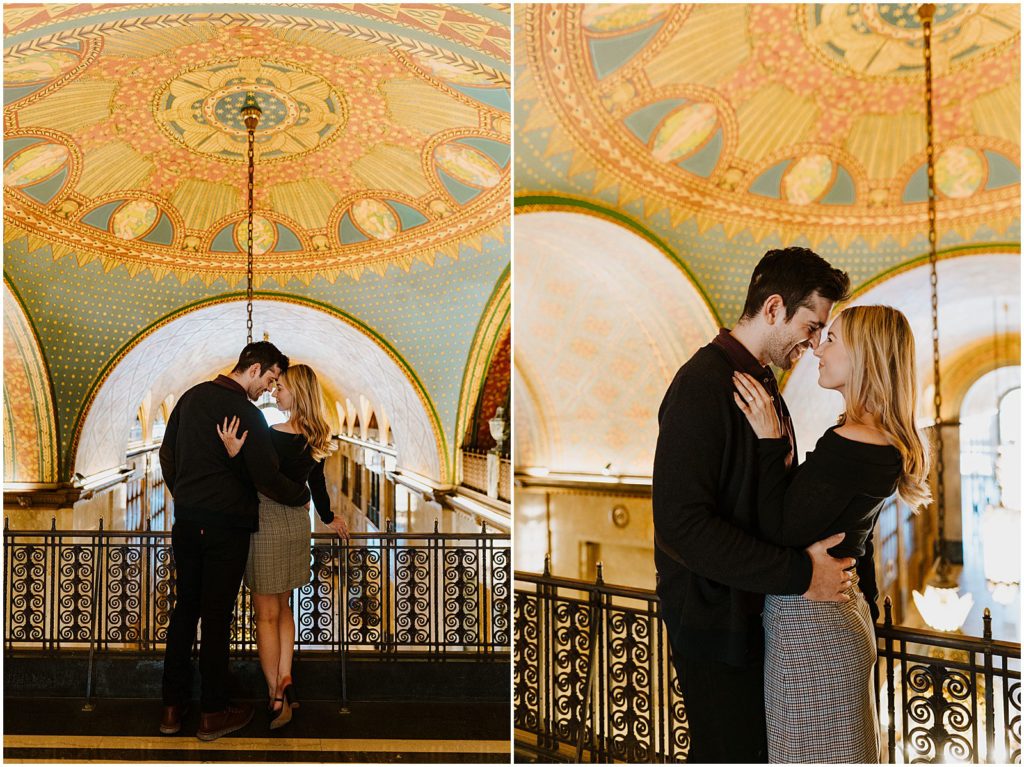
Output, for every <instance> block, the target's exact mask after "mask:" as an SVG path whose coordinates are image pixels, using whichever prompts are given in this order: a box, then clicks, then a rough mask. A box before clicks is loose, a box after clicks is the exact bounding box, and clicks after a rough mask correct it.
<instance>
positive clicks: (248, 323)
mask: <svg viewBox="0 0 1024 767" xmlns="http://www.w3.org/2000/svg"><path fill="white" fill-rule="evenodd" d="M248 133H249V185H248V186H249V199H248V203H247V207H248V213H249V220H248V222H247V226H246V228H247V230H248V231H247V232H246V240H245V254H246V263H245V279H246V284H245V285H246V286H245V315H246V319H245V338H246V340H245V343H246V344H251V343H252V216H253V177H254V176H255V171H256V160H255V151H254V145H255V143H256V131H255V129H253V128H250V129H249V131H248Z"/></svg>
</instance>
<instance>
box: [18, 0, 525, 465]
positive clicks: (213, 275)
mask: <svg viewBox="0 0 1024 767" xmlns="http://www.w3.org/2000/svg"><path fill="white" fill-rule="evenodd" d="M4 25H5V26H4V33H5V40H4V46H5V49H4V77H5V99H4V104H5V105H4V118H5V126H4V127H5V131H4V139H5V158H4V159H5V164H4V224H5V228H4V241H5V247H4V274H5V279H6V281H7V283H8V285H9V286H10V288H11V290H12V291H13V292H14V293H15V294H16V295H17V296H18V297H19V299H20V301H21V302H22V304H23V305H24V307H25V309H26V312H27V315H28V319H29V322H30V325H31V327H32V329H33V331H34V333H35V335H36V337H37V338H38V341H39V344H40V347H41V349H42V352H43V356H44V358H45V360H46V362H47V364H48V366H49V369H50V372H51V375H52V378H53V387H54V392H55V410H56V418H57V422H58V435H59V443H60V451H61V454H62V455H67V454H68V452H69V450H70V447H71V441H72V438H73V433H74V425H75V424H76V423H77V422H78V420H79V419H80V417H81V416H82V412H83V408H84V406H85V405H86V402H87V398H88V395H89V392H90V391H91V390H92V389H93V388H94V387H95V383H96V381H97V380H98V378H99V377H100V376H101V375H102V374H104V373H105V372H106V371H107V370H108V369H109V368H110V367H111V366H112V365H114V364H115V362H116V361H117V358H118V355H119V353H120V352H121V350H122V349H124V348H125V347H126V346H128V345H130V344H132V343H134V342H135V341H136V340H137V339H138V338H139V337H140V336H141V335H143V334H144V333H145V332H146V329H147V328H149V327H151V326H153V325H154V324H156V323H160V322H163V321H165V320H166V318H168V317H170V316H177V315H179V314H180V313H181V312H182V311H183V310H186V309H187V308H188V307H191V306H192V305H195V304H200V303H202V302H206V301H210V300H213V299H218V298H225V297H230V296H238V295H240V292H241V291H242V290H244V285H245V257H244V250H245V240H246V235H245V226H244V220H243V219H244V210H245V190H246V169H245V164H244V148H245V143H244V136H243V135H242V134H241V133H240V131H239V123H238V116H237V108H238V102H239V99H240V98H243V97H244V93H245V92H247V91H249V90H252V91H254V92H255V93H256V97H257V99H258V101H259V103H260V105H261V108H262V109H263V119H262V122H261V125H260V128H258V129H257V132H256V133H257V142H256V156H257V166H256V180H255V205H256V210H257V216H256V220H255V231H254V235H255V236H254V250H255V253H256V264H255V284H256V288H257V291H258V296H261V297H266V298H275V297H287V298H296V299H299V300H302V301H306V302H310V303H313V304H317V305H322V306H323V307H324V308H325V309H327V310H328V311H331V310H337V311H339V312H342V313H344V315H346V316H348V317H352V318H354V319H355V320H356V321H357V322H358V323H359V324H360V325H361V326H362V327H363V328H364V330H365V333H366V334H367V336H368V337H371V338H377V339H381V340H382V341H383V342H384V343H385V344H386V345H387V346H389V347H390V348H391V349H393V350H394V352H395V353H396V354H397V356H399V357H400V358H401V359H403V360H404V361H405V363H406V364H407V365H408V366H409V368H410V369H411V370H412V371H413V373H414V375H415V376H416V378H417V379H418V380H419V381H420V382H421V383H422V388H423V390H424V392H425V393H426V396H427V399H428V403H429V407H430V408H432V409H433V410H434V411H435V412H436V414H437V421H438V423H439V424H440V428H441V430H442V434H443V442H444V443H445V444H446V445H448V446H449V447H451V446H452V445H456V444H457V442H458V440H457V436H456V435H457V433H458V428H457V425H456V421H457V420H458V418H459V413H460V412H461V411H460V402H461V400H462V399H463V398H466V397H468V398H470V399H471V398H472V397H473V396H475V394H476V392H470V393H467V394H466V395H465V397H463V393H462V391H461V388H462V386H463V381H464V380H474V381H475V380H479V379H482V376H483V371H482V370H477V369H476V368H478V367H480V365H481V364H482V363H480V361H479V360H480V358H481V354H479V353H477V350H475V348H474V344H475V343H477V340H476V334H477V329H478V326H479V325H480V323H481V317H482V315H483V314H484V313H485V311H486V310H487V309H488V307H489V305H490V303H491V302H492V297H493V295H494V293H495V290H496V286H499V285H501V284H502V283H503V281H504V282H507V272H508V268H509V263H510V256H509V245H508V237H507V235H508V215H509V210H508V202H507V196H508V184H509V180H510V171H511V166H510V162H511V157H510V124H509V123H510V107H511V103H510V90H509V88H510V72H509V70H510V59H511V52H510V40H511V37H510V18H509V7H508V6H507V5H500V4H498V5H486V4H479V5H442V4H439V5H430V6H413V5H410V6H401V5H312V4H302V5H287V6H283V5H282V6H270V5H265V4H224V5H193V6H189V5H185V6H182V5H160V4H149V5H136V4H133V5H119V4H109V5H108V4H94V5H89V4H84V5H54V4H31V5H24V4H18V5H12V6H10V7H9V8H5V13H4ZM276 321H277V320H275V318H274V317H273V316H270V315H267V316H264V317H261V316H260V313H259V312H258V311H257V312H256V314H255V322H256V334H257V335H262V333H263V332H264V331H269V332H270V333H271V336H272V338H273V339H274V340H275V341H277V340H280V341H281V343H282V348H283V349H284V351H285V352H286V353H290V350H289V349H287V348H285V347H286V346H287V345H288V344H289V343H290V340H286V339H285V338H282V337H281V335H280V333H279V330H278V329H277V328H275V327H274V323H275V322H276ZM241 327H242V328H244V323H243V324H242V326H241ZM234 339H235V343H236V344H237V345H238V346H239V347H240V346H241V342H242V340H243V339H244V334H242V333H238V334H236V335H235V336H234ZM237 351H238V350H237V349H235V350H234V352H233V353H234V354H235V355H237ZM370 396H372V392H370ZM136 404H137V403H136ZM469 407H471V405H470V406H469ZM462 409H463V410H464V409H466V408H465V407H463V408H462ZM391 415H392V418H393V419H394V414H391ZM450 458H451V457H450V456H449V457H447V458H446V459H444V460H445V463H446V464H448V465H450V464H451V463H452V461H451V460H450ZM66 468H67V467H65V469H66ZM449 481H450V477H449Z"/></svg>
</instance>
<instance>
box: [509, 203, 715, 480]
mask: <svg viewBox="0 0 1024 767" xmlns="http://www.w3.org/2000/svg"><path fill="white" fill-rule="evenodd" d="M515 227H516V231H515V240H516V268H515V272H514V275H513V279H514V282H515V285H514V290H515V295H516V312H515V327H514V328H513V338H514V343H515V358H514V368H515V388H514V396H515V406H514V408H515V419H516V428H515V432H514V439H515V450H516V468H517V470H521V469H523V468H526V467H529V466H534V467H544V468H547V469H549V470H552V471H568V472H599V471H601V470H602V469H603V468H604V467H605V465H606V464H607V463H609V462H610V463H611V464H612V469H611V471H612V472H613V473H615V474H636V475H647V476H649V475H650V471H651V462H652V460H653V457H654V444H655V441H656V439H657V432H658V417H657V412H658V405H659V404H660V402H661V398H662V396H663V395H664V393H665V389H666V388H667V387H668V384H669V382H670V381H671V380H672V376H674V375H675V372H676V370H677V369H678V367H679V366H680V365H681V364H682V363H683V362H685V361H686V359H687V358H688V357H689V356H690V355H691V354H693V352H695V351H696V350H697V348H698V347H700V346H701V345H703V344H705V343H707V342H708V341H709V340H710V339H711V338H712V337H713V336H714V334H715V333H716V331H717V324H716V322H715V320H714V318H713V317H712V315H711V312H710V311H709V309H708V307H707V304H706V303H705V301H704V298H703V297H702V296H701V295H700V293H699V292H698V291H697V290H696V289H695V288H694V286H693V284H692V282H691V281H690V280H689V279H688V277H687V275H686V273H685V272H684V270H683V269H682V267H681V266H680V265H679V263H678V262H676V261H674V260H673V259H672V258H670V257H669V256H667V255H666V254H665V253H663V252H662V251H661V250H659V249H658V248H656V247H655V246H654V245H652V244H651V243H650V242H648V241H646V240H644V239H642V238H641V237H639V236H638V235H637V234H635V233H634V232H631V231H629V230H628V229H626V228H625V227H623V226H621V225H619V224H616V223H613V222H611V221H607V220H604V219H602V218H595V217H593V216H590V215H585V214H581V213H574V212H548V211H543V212H533V213H520V214H518V215H517V216H516V218H515ZM624 254H628V258H624V257H623V256H624Z"/></svg>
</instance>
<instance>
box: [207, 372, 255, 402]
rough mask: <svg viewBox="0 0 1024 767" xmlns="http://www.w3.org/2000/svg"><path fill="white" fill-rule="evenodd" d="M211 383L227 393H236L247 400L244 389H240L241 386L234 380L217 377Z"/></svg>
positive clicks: (222, 376) (221, 376)
mask: <svg viewBox="0 0 1024 767" xmlns="http://www.w3.org/2000/svg"><path fill="white" fill-rule="evenodd" d="M213 383H215V384H217V386H222V387H224V388H225V389H227V390H229V391H233V392H237V393H238V394H241V395H242V396H243V397H245V398H246V399H248V398H249V395H248V394H247V393H246V391H245V389H243V388H242V384H240V383H238V381H236V380H235V379H234V378H228V377H227V376H226V375H219V376H217V377H216V378H214V379H213Z"/></svg>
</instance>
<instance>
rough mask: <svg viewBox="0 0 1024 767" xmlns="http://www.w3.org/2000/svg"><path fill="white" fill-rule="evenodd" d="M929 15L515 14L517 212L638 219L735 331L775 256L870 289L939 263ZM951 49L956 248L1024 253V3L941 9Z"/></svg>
mask: <svg viewBox="0 0 1024 767" xmlns="http://www.w3.org/2000/svg"><path fill="white" fill-rule="evenodd" d="M915 8H916V6H913V5H893V4H889V5H874V4H853V5H846V4H838V5H837V4H819V5H806V4H805V5H795V4H744V5H741V4H680V5H646V4H633V5H598V4H586V5H583V4H572V5H522V6H516V24H517V29H516V45H517V50H516V70H517V71H516V76H515V82H516V197H517V205H519V204H523V205H529V206H531V208H536V206H538V205H540V206H543V205H555V204H557V203H558V202H559V201H560V200H564V199H566V198H568V199H572V200H576V201H579V200H583V201H587V202H590V203H594V204H599V205H601V206H603V207H605V208H609V209H612V210H615V211H617V212H620V213H623V214H625V215H628V216H629V217H630V218H632V219H633V220H634V221H636V222H638V223H640V224H641V225H642V226H644V227H645V228H647V229H648V230H649V231H650V232H652V233H653V234H655V235H656V236H658V237H659V238H661V239H663V240H664V241H665V242H666V243H668V245H669V246H670V247H671V248H672V249H673V250H674V251H675V252H676V253H678V254H680V255H683V254H685V259H686V261H687V264H688V265H690V266H691V268H692V269H693V271H694V274H695V276H696V277H697V279H698V281H699V282H700V284H701V285H702V286H703V287H704V289H705V290H706V292H707V293H708V295H709V296H710V297H711V299H712V301H713V303H714V305H715V307H716V308H717V309H718V311H719V314H720V316H721V317H723V319H724V320H725V321H726V322H732V321H733V320H735V319H736V317H737V316H738V315H739V311H740V308H741V306H742V301H743V297H744V295H745V291H746V285H747V278H748V276H749V273H750V269H751V268H752V267H753V265H754V263H755V262H756V260H757V259H758V258H759V257H760V256H761V255H763V253H764V252H765V250H767V249H769V248H772V247H778V246H780V245H790V244H803V245H810V246H812V247H814V248H815V249H816V250H817V251H818V252H820V253H821V254H822V255H823V256H825V257H826V258H828V259H829V260H831V261H833V262H834V263H837V264H838V265H840V266H842V267H843V268H845V269H847V270H848V271H849V272H850V274H851V278H852V279H853V282H854V284H855V285H858V284H862V283H864V282H866V281H867V280H868V279H870V278H871V277H874V276H875V275H877V274H878V273H880V272H882V271H885V270H886V269H889V268H891V267H893V266H896V265H898V264H900V263H903V262H905V261H907V260H909V259H912V258H914V257H916V256H918V255H920V253H922V252H923V251H925V250H926V249H927V239H926V233H927V205H926V199H927V183H926V175H925V171H924V168H925V146H926V130H925V104H924V84H923V64H922V62H923V57H922V55H921V48H920V46H921V43H920V37H921V30H920V25H919V22H918V20H917V17H916V12H915ZM934 50H935V59H934V60H935V81H934V94H935V96H934V104H935V109H934V112H935V140H936V151H937V155H938V165H937V185H938V191H939V202H938V218H939V224H940V235H941V237H940V246H941V247H954V246H957V245H962V244H964V243H970V244H978V245H982V244H987V245H990V246H1002V245H1004V244H1006V243H1010V244H1011V246H1013V247H1016V248H1017V249H1018V250H1019V239H1020V234H1019V229H1020V224H1019V208H1020V8H1019V6H1016V5H1001V4H992V5H989V4H982V5H967V4H957V5H940V6H938V14H937V17H936V23H935V48H934ZM995 249H996V250H998V249H999V248H998V247H996V248H995Z"/></svg>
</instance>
